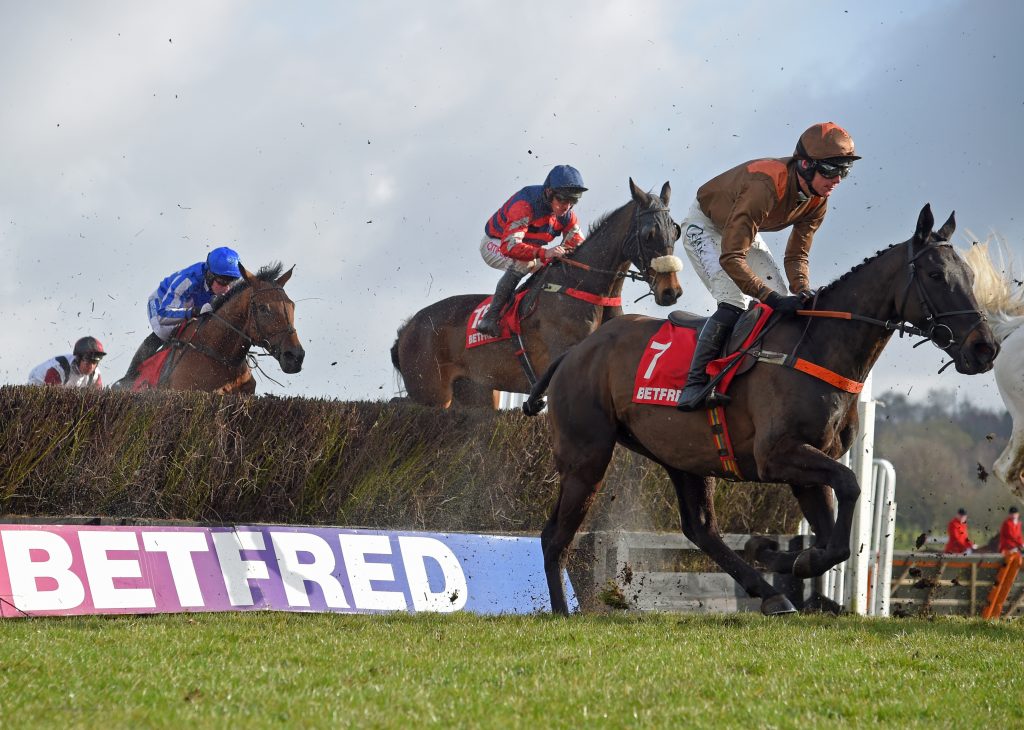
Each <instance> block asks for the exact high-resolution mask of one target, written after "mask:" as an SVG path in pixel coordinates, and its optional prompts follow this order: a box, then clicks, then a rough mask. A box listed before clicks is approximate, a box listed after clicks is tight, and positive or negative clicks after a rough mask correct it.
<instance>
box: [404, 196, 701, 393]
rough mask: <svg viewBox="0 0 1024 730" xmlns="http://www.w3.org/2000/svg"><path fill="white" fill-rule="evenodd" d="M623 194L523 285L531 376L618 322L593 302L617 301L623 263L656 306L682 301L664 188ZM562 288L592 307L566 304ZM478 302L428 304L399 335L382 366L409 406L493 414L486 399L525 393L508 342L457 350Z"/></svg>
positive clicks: (462, 298) (469, 297) (477, 297)
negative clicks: (623, 199)
mask: <svg viewBox="0 0 1024 730" xmlns="http://www.w3.org/2000/svg"><path fill="white" fill-rule="evenodd" d="M629 189H630V193H631V195H632V200H631V201H630V202H628V203H626V204H625V205H623V206H622V207H620V208H618V209H616V210H614V211H612V212H611V213H610V214H608V215H607V216H606V217H605V218H604V219H603V220H602V221H600V222H598V223H597V224H596V225H595V226H594V227H593V230H591V232H590V235H589V236H588V237H587V239H586V241H585V242H584V243H583V244H582V245H580V246H579V248H578V249H577V250H576V252H575V253H574V254H573V255H572V257H571V262H569V263H562V264H552V265H549V266H547V267H545V268H544V269H542V270H541V271H540V272H538V273H535V274H533V275H532V276H531V277H530V279H529V280H528V282H527V283H526V285H525V286H527V287H530V288H531V293H530V294H528V295H527V297H526V299H525V303H526V304H525V306H524V309H529V310H530V312H529V314H527V315H525V316H524V317H523V320H522V341H523V344H524V346H525V350H526V355H527V356H528V358H529V360H530V362H531V363H532V366H533V368H535V369H536V371H537V372H540V371H542V370H543V369H544V368H546V367H547V366H548V365H549V364H550V363H551V361H552V360H553V359H554V358H555V357H557V356H558V355H561V354H562V353H563V352H565V351H566V350H567V349H568V348H569V347H570V346H572V345H573V344H575V343H577V342H579V341H580V340H582V339H583V338H584V337H586V336H587V335H588V334H590V333H591V332H593V331H594V330H595V329H596V328H597V326H598V325H599V324H601V322H602V321H605V320H607V319H609V318H611V317H614V316H616V315H618V314H621V311H622V310H621V307H620V306H612V305H608V306H606V305H604V304H601V303H594V301H593V300H595V299H614V298H618V297H619V296H620V295H621V292H622V282H623V278H624V277H625V276H627V271H628V270H629V267H630V264H632V265H634V266H636V268H637V270H638V271H640V272H641V274H642V277H643V279H644V280H645V281H646V282H647V283H648V285H649V286H650V287H651V291H652V292H653V293H654V299H655V301H656V302H657V303H658V304H660V305H663V306H668V305H670V304H674V303H675V302H676V300H677V299H678V298H679V296H680V294H681V293H682V290H681V289H680V287H679V281H678V280H677V278H676V271H679V270H680V268H681V267H682V263H681V262H680V261H679V259H678V258H676V257H675V255H674V253H673V250H674V246H675V242H676V240H677V239H678V238H679V226H678V225H677V224H676V223H675V222H674V221H673V220H672V218H671V217H670V215H669V209H668V202H669V197H670V195H671V193H672V189H671V187H670V186H669V184H668V183H667V182H666V183H665V185H664V186H663V187H662V189H661V195H660V197H659V196H656V195H652V194H650V193H646V192H644V191H643V190H640V189H639V188H638V187H637V186H636V184H635V183H634V182H633V181H632V180H630V181H629ZM570 289H572V290H576V291H578V292H582V293H583V296H587V295H589V299H590V300H591V301H585V300H584V299H580V298H575V297H573V296H570V295H568V294H567V293H566V292H567V290H570ZM486 296H487V295H486V294H464V295H459V296H453V297H448V298H447V299H444V300H442V301H439V302H435V303H434V304H431V305H429V306H427V307H425V308H424V309H421V310H420V311H419V312H417V313H416V314H414V315H413V316H412V317H411V318H410V319H409V320H408V321H407V322H405V324H403V325H402V327H401V328H400V329H399V330H398V337H397V338H396V340H395V344H394V345H393V346H392V348H391V362H392V363H393V364H394V366H395V369H396V370H398V372H399V373H401V375H402V379H403V380H404V381H405V387H406V390H407V391H408V394H409V398H410V399H412V400H413V401H414V402H416V403H421V404H424V405H431V406H442V407H445V408H447V407H448V406H450V405H451V404H452V402H453V400H454V402H456V403H457V404H459V405H491V406H493V401H492V400H491V393H492V391H494V390H504V391H509V392H514V393H529V392H530V385H531V383H530V380H529V379H528V378H527V376H526V374H525V373H524V370H523V367H522V366H521V365H520V363H519V361H518V360H517V358H516V355H515V352H516V351H517V350H518V349H519V344H518V342H517V341H516V338H515V337H513V338H512V339H510V340H504V341H501V342H495V343H491V344H488V345H484V346H482V347H474V348H470V349H467V348H466V326H467V322H468V321H469V318H470V316H471V315H472V314H473V311H474V310H475V309H476V308H477V307H478V306H479V305H480V303H481V302H482V301H483V300H484V299H485V298H486ZM532 297H535V301H533V303H532V304H531V303H530V302H531V298H532ZM533 306H535V310H533V309H532V308H531V307H533Z"/></svg>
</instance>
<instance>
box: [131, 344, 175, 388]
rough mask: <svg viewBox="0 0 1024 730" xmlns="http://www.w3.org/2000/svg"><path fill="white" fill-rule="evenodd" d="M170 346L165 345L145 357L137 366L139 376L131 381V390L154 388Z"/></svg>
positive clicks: (158, 380)
mask: <svg viewBox="0 0 1024 730" xmlns="http://www.w3.org/2000/svg"><path fill="white" fill-rule="evenodd" d="M170 354H171V348H169V347H165V348H164V349H162V350H160V351H159V352H158V353H157V354H155V355H153V356H152V357H149V358H146V359H145V360H143V361H142V365H140V366H139V377H137V378H135V382H134V383H132V390H133V391H136V392H137V391H140V390H154V389H156V387H157V385H159V383H160V371H161V370H163V369H164V363H165V362H167V356H168V355H170Z"/></svg>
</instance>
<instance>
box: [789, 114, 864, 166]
mask: <svg viewBox="0 0 1024 730" xmlns="http://www.w3.org/2000/svg"><path fill="white" fill-rule="evenodd" d="M793 156H794V157H802V158H804V159H808V160H830V159H836V160H847V161H849V162H853V161H854V160H859V159H860V156H859V155H857V154H856V151H855V150H854V147H853V137H851V136H850V133H849V132H847V131H846V130H845V129H843V128H842V127H840V126H839V125H838V124H836V123H835V122H821V123H820V124H813V125H811V126H810V127H808V128H807V131H805V132H804V133H803V134H801V135H800V139H799V140H798V141H797V143H796V151H795V152H794V153H793Z"/></svg>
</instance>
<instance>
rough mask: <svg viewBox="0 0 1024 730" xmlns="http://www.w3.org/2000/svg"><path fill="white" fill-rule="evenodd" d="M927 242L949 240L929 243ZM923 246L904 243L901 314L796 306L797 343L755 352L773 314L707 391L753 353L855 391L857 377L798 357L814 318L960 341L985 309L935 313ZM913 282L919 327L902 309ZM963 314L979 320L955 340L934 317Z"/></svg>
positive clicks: (947, 345)
mask: <svg viewBox="0 0 1024 730" xmlns="http://www.w3.org/2000/svg"><path fill="white" fill-rule="evenodd" d="M929 245H949V244H948V243H945V244H942V243H931V244H929ZM925 250H927V248H926V247H922V249H921V250H920V251H918V252H917V253H916V254H914V253H913V246H912V245H908V246H907V284H906V286H905V287H904V289H903V294H902V296H901V298H900V304H899V307H898V308H897V310H896V313H897V314H898V315H900V320H899V321H896V320H891V319H890V320H881V319H875V318H874V317H868V316H865V315H863V314H857V313H856V312H841V311H835V310H824V309H823V310H818V309H798V310H797V311H796V312H795V314H797V315H799V316H802V317H808V320H807V325H806V326H805V327H804V329H803V332H801V334H800V338H799V339H798V340H797V342H796V345H795V346H794V347H793V350H792V352H791V353H790V354H789V355H786V354H784V353H775V352H768V351H765V350H760V351H756V352H755V351H752V350H753V348H754V347H755V346H757V345H759V344H760V342H761V341H762V340H763V339H764V336H765V335H766V334H768V331H769V330H771V329H772V328H773V327H774V326H775V325H776V324H778V322H779V321H780V319H779V318H775V319H773V320H772V321H770V322H768V324H767V325H765V327H764V329H763V330H761V333H760V334H759V335H758V337H757V339H756V340H755V341H754V342H752V343H751V344H750V345H749V346H748V347H746V348H741V349H739V350H737V352H738V353H740V356H739V357H737V358H735V359H734V360H733V361H732V362H730V363H729V364H728V365H727V366H726V367H725V368H723V370H722V371H721V372H720V373H718V374H717V375H716V376H715V377H714V378H712V379H711V381H710V382H709V383H708V385H707V386H706V392H708V393H710V392H711V391H712V390H713V389H714V387H715V386H716V385H717V384H718V383H719V382H720V381H721V380H722V378H723V377H724V376H725V374H726V373H727V372H729V371H730V370H732V369H733V368H734V367H735V366H737V365H738V364H739V363H740V362H741V361H742V360H743V357H744V356H751V357H755V358H756V359H757V360H759V361H761V362H766V363H770V364H776V365H782V364H789V365H790V366H791V367H794V369H797V370H801V371H802V372H805V373H807V374H808V375H812V376H813V377H816V378H818V379H819V380H824V381H825V382H827V383H829V384H831V385H833V386H834V387H837V388H840V389H841V390H845V391H847V392H851V393H852V392H858V391H859V389H858V388H857V387H856V386H857V385H858V381H854V380H850V379H849V378H845V377H843V376H841V375H839V374H838V373H834V372H832V371H831V370H828V369H827V368H823V367H821V366H820V365H816V364H814V363H811V362H809V361H805V360H802V359H801V358H799V357H797V354H796V353H797V351H798V350H799V349H800V344H801V343H802V342H803V341H804V338H805V337H806V336H807V331H808V329H809V328H810V326H811V322H812V320H813V318H821V319H845V320H851V321H856V322H866V323H868V324H872V325H875V326H878V327H882V328H883V329H885V330H888V331H890V332H896V331H898V332H899V333H900V337H902V336H903V335H904V334H908V335H912V336H915V337H923V338H924V339H922V340H921V341H920V342H918V343H916V344H915V345H914V347H917V346H918V345H922V344H924V343H925V342H931V343H932V344H934V345H935V346H936V347H938V348H939V349H940V350H943V351H945V350H948V349H949V348H950V347H952V346H953V345H954V344H961V343H962V342H964V341H966V340H967V338H968V337H969V336H970V334H971V333H972V332H974V330H976V329H977V328H978V327H980V326H981V325H982V324H983V323H984V322H985V320H986V319H987V317H986V315H985V313H984V312H982V311H980V310H977V309H957V310H954V311H951V312H939V313H936V311H935V306H934V304H933V303H932V301H931V299H930V298H929V297H928V293H927V292H926V291H925V289H924V287H923V286H921V282H920V281H919V280H918V277H917V267H916V265H915V264H914V262H915V261H916V260H917V258H918V256H920V255H921V254H922V253H924V252H925ZM912 285H913V286H914V287H915V288H916V289H917V293H918V297H919V299H920V303H921V308H922V309H923V310H924V311H925V320H926V321H927V322H929V323H930V324H931V326H930V327H929V328H928V329H922V328H921V327H918V326H916V325H912V324H908V323H907V321H906V319H905V317H904V315H903V310H904V308H905V307H906V304H907V299H908V297H909V296H910V287H911V286H912ZM817 301H818V297H817V295H815V297H814V300H813V303H812V306H814V305H816V304H817ZM965 314H976V315H978V321H977V322H976V323H975V324H974V326H973V327H971V328H970V329H969V330H968V331H967V333H966V334H964V336H963V338H961V340H960V341H957V340H956V339H955V338H954V336H953V330H952V329H951V328H950V327H949V326H948V325H945V324H941V323H939V322H938V321H937V320H939V319H941V318H943V317H955V316H958V315H965ZM940 335H941V336H942V338H943V339H942V342H945V344H942V342H940V341H939V340H938V339H937V337H939V336H940ZM953 363H954V361H953V360H952V359H950V361H949V362H947V363H946V364H945V365H943V366H942V367H941V368H939V373H940V374H941V373H942V372H943V371H944V370H945V369H946V368H948V367H949V366H950V365H952V364H953Z"/></svg>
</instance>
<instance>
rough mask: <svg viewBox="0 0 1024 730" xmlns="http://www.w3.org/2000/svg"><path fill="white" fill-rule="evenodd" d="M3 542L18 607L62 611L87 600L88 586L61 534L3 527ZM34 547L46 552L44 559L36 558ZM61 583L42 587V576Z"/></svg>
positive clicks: (21, 609)
mask: <svg viewBox="0 0 1024 730" xmlns="http://www.w3.org/2000/svg"><path fill="white" fill-rule="evenodd" d="M0 542H2V543H3V546H4V555H5V556H6V559H7V576H8V578H9V579H10V581H11V594H12V595H11V601H12V602H13V603H14V606H15V608H17V609H18V610H19V611H25V612H26V613H28V612H31V611H58V610H62V609H71V608H76V607H78V606H81V605H82V602H83V601H84V600H85V586H83V585H82V581H81V580H79V578H78V576H77V575H75V574H74V573H72V572H71V570H70V568H71V560H72V555H71V548H70V546H69V545H68V544H67V543H66V542H65V541H64V538H62V537H61V536H60V535H55V534H53V533H52V532H46V531H45V530H2V531H0ZM32 550H37V551H39V552H45V553H46V558H45V559H44V560H32V554H31V551H32ZM40 578H49V579H50V580H52V581H54V582H55V583H56V584H57V587H56V588H53V589H52V590H40V588H39V583H38V581H39V579H40Z"/></svg>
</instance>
